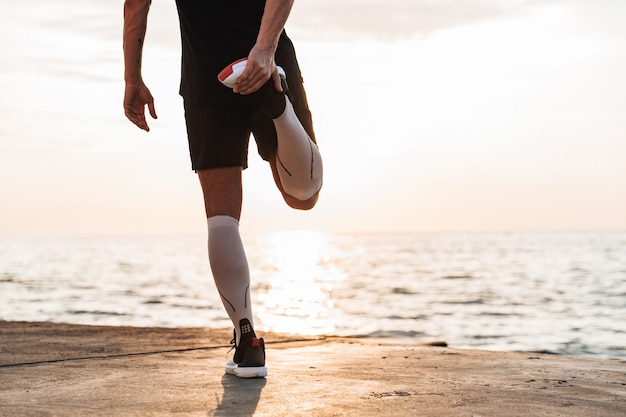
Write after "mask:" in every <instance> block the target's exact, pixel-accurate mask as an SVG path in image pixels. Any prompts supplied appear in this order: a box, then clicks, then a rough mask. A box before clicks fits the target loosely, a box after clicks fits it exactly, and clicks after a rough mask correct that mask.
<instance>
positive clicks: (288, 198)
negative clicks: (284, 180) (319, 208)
mask: <svg viewBox="0 0 626 417" xmlns="http://www.w3.org/2000/svg"><path fill="white" fill-rule="evenodd" d="M318 197H319V192H317V193H315V194H314V195H313V196H312V197H309V198H307V199H306V200H300V199H298V198H296V197H294V196H292V195H289V194H287V193H283V198H284V200H285V202H286V203H287V205H288V206H289V207H291V208H293V209H296V210H311V209H312V208H313V207H315V205H316V204H317V199H318Z"/></svg>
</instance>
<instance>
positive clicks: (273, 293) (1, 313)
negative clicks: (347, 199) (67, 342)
mask: <svg viewBox="0 0 626 417" xmlns="http://www.w3.org/2000/svg"><path fill="white" fill-rule="evenodd" d="M244 241H245V245H246V250H247V255H248V260H249V262H250V266H251V276H252V299H253V302H254V312H255V322H256V326H257V328H258V329H260V330H264V331H278V332H291V333H300V334H334V335H360V336H363V335H365V336H376V337H400V338H407V339H411V340H414V341H415V342H416V343H423V342H432V341H445V342H447V343H448V344H449V345H450V346H452V347H458V348H475V349H489V350H500V351H541V352H553V353H562V354H573V355H583V356H596V357H615V358H626V233H553V234H539V233H535V234H533V233H528V234H521V233H520V234H516V233H513V234H465V235H462V234H432V235H429V234H406V235H336V236H335V235H325V234H320V233H316V232H308V231H292V232H279V233H274V234H269V235H260V236H246V237H244ZM0 320H28V321H52V322H66V323H76V324H98V325H131V326H165V327H196V326H201V327H214V328H224V327H230V322H229V321H228V319H227V317H226V314H225V313H224V310H223V308H222V305H221V302H220V299H219V297H218V295H217V291H216V290H215V288H214V284H213V281H212V277H211V274H210V269H209V265H208V261H207V256H206V238H205V237H203V236H196V237H142V238H138V237H131V238H3V239H0ZM0 325H1V323H0Z"/></svg>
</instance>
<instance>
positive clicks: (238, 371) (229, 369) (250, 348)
mask: <svg viewBox="0 0 626 417" xmlns="http://www.w3.org/2000/svg"><path fill="white" fill-rule="evenodd" d="M239 328H240V329H241V340H240V341H239V345H238V346H235V355H234V356H233V358H232V359H229V360H228V362H226V366H225V367H224V370H225V371H226V373H227V374H231V375H236V376H238V377H239V378H263V377H265V376H267V368H266V367H265V343H264V342H263V339H261V338H258V337H256V334H255V333H254V330H252V326H251V324H250V321H249V320H248V319H241V320H240V321H239ZM235 339H236V338H233V340H232V341H231V342H230V343H231V344H235Z"/></svg>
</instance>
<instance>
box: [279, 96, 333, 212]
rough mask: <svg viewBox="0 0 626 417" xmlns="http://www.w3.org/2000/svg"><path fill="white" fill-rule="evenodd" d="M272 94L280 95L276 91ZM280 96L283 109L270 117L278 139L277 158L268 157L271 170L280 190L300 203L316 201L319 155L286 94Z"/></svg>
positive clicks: (320, 166)
mask: <svg viewBox="0 0 626 417" xmlns="http://www.w3.org/2000/svg"><path fill="white" fill-rule="evenodd" d="M272 88H273V87H272ZM272 93H273V94H278V95H280V93H278V92H276V91H272ZM282 96H283V98H284V100H285V105H284V108H283V111H282V113H280V115H279V116H278V117H275V118H273V119H272V120H273V122H274V127H275V128H276V136H277V138H278V148H277V151H276V157H275V158H272V159H271V160H270V162H272V163H273V164H272V172H273V173H277V174H278V178H279V179H280V187H279V188H280V189H281V192H283V193H286V194H288V195H290V196H291V197H294V198H295V199H296V200H299V201H302V202H308V201H311V200H312V199H314V201H317V195H318V194H319V191H320V188H322V180H323V169H322V156H321V155H320V151H319V149H318V148H317V144H316V143H315V142H313V140H311V138H310V137H309V134H308V133H307V132H306V130H305V129H304V127H303V126H302V123H301V122H300V120H299V119H298V116H297V115H296V113H295V110H294V108H293V105H292V104H291V101H290V100H289V98H288V97H287V96H286V95H284V94H283V95H282ZM290 205H291V204H290ZM305 205H309V204H305ZM313 205H314V203H313Z"/></svg>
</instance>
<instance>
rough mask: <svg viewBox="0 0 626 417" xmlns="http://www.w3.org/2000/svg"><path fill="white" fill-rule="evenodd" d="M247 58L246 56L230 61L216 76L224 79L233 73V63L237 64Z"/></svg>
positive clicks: (221, 79)
mask: <svg viewBox="0 0 626 417" xmlns="http://www.w3.org/2000/svg"><path fill="white" fill-rule="evenodd" d="M247 59H248V58H247V57H246V58H241V59H238V60H236V61H235V62H233V63H231V64H230V65H228V66H227V67H226V68H224V69H223V70H221V71H220V73H219V74H217V78H219V80H220V81H224V80H225V79H226V78H228V76H229V75H230V74H232V73H233V65H235V64H238V63H240V62H242V61H245V60H247Z"/></svg>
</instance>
